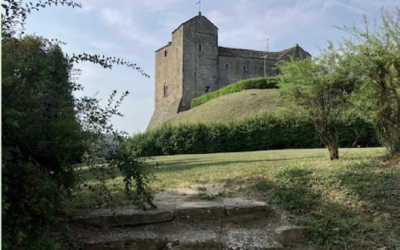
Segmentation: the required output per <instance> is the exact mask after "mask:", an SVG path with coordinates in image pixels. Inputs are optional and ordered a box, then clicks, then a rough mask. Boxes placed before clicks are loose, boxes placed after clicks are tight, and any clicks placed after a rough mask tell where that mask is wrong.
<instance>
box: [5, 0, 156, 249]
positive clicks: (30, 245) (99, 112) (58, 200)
mask: <svg viewBox="0 0 400 250" xmlns="http://www.w3.org/2000/svg"><path fill="white" fill-rule="evenodd" d="M52 4H55V5H57V4H60V5H68V6H72V7H80V4H76V3H74V2H72V1H66V0H59V1H58V0H47V1H43V2H40V1H39V3H37V4H32V3H27V4H25V7H24V6H23V5H22V1H15V0H5V1H4V3H3V4H2V8H3V12H2V174H3V175H2V187H3V189H2V208H3V210H2V223H3V234H2V247H3V249H10V248H13V249H55V248H57V245H56V244H53V243H52V241H51V240H50V239H49V238H48V236H47V235H46V233H44V228H45V226H47V225H50V224H52V223H54V222H57V221H58V219H59V214H58V212H59V211H60V210H61V209H62V202H63V201H64V200H65V199H66V198H67V197H68V196H69V194H70V191H71V188H73V187H74V186H75V185H76V184H77V182H76V180H77V178H76V175H75V170H74V165H75V164H76V163H79V162H81V161H82V158H83V154H84V152H85V151H86V150H88V149H89V148H91V147H93V144H100V145H101V146H104V145H106V143H105V140H104V139H103V138H104V136H103V135H104V133H109V134H113V136H114V137H115V139H116V140H119V141H120V140H122V138H123V134H121V133H119V132H117V131H116V130H115V129H114V128H113V126H112V124H110V117H112V116H113V115H121V114H120V113H119V112H118V107H119V105H120V104H121V102H122V101H123V99H124V98H125V97H126V95H127V94H128V92H125V93H123V94H122V96H121V97H120V98H119V99H117V98H116V93H117V92H116V91H114V92H113V93H112V94H111V96H110V99H109V102H108V105H107V106H106V107H102V106H100V105H99V100H97V99H96V98H90V97H83V98H80V99H76V98H74V96H73V91H76V90H81V89H83V87H82V86H80V85H79V84H76V83H73V82H71V81H70V80H69V78H70V73H71V72H70V71H71V69H72V66H73V63H75V62H78V61H90V62H92V63H95V64H99V65H101V66H102V67H104V68H112V65H113V64H120V65H125V66H128V67H130V68H132V69H134V70H137V71H139V72H140V73H142V74H143V75H145V76H147V75H146V74H144V73H143V71H142V70H141V69H140V68H139V67H137V66H136V64H133V63H130V62H127V61H124V60H122V59H119V58H115V57H105V56H101V55H89V54H86V53H82V54H77V55H75V54H74V55H73V56H72V57H68V56H67V55H65V54H64V53H63V52H62V50H61V48H60V46H59V45H60V44H61V43H60V42H57V41H56V42H54V41H49V40H47V39H45V38H41V37H35V36H24V35H23V24H24V22H25V19H26V15H27V13H30V11H32V10H39V9H40V8H44V7H46V6H51V5H52ZM18 28H20V29H19V31H18ZM110 167H114V168H119V170H120V171H121V172H122V175H123V178H124V182H125V184H126V185H125V187H126V188H125V191H126V194H127V197H128V198H129V199H130V200H132V201H133V202H134V204H136V205H137V206H140V207H142V208H145V207H146V205H150V206H154V204H153V202H152V196H151V193H150V192H149V190H148V188H147V181H148V179H147V177H148V166H146V164H145V163H144V162H143V160H142V159H140V158H138V157H136V155H134V154H132V152H130V149H129V148H121V150H117V152H116V155H115V157H114V158H113V159H112V161H111V163H110ZM59 248H60V247H58V249H59Z"/></svg>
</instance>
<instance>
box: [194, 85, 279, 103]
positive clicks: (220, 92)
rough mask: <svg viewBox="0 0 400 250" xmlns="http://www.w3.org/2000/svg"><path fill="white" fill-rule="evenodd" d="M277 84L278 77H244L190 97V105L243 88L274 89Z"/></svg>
mask: <svg viewBox="0 0 400 250" xmlns="http://www.w3.org/2000/svg"><path fill="white" fill-rule="evenodd" d="M277 84H278V77H260V78H252V79H246V80H242V81H239V82H236V83H234V84H231V85H229V86H226V87H224V88H221V89H219V90H217V91H214V92H210V93H208V94H205V95H202V96H199V97H196V98H193V99H192V103H191V107H192V108H194V107H197V106H199V105H201V104H204V103H206V102H208V101H209V100H212V99H215V98H218V97H221V96H224V95H228V94H231V93H235V92H239V91H242V90H245V89H276V88H278V87H277Z"/></svg>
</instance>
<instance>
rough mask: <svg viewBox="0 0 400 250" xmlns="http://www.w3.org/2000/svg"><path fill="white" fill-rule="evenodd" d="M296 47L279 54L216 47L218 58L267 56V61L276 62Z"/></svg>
mask: <svg viewBox="0 0 400 250" xmlns="http://www.w3.org/2000/svg"><path fill="white" fill-rule="evenodd" d="M295 49H296V47H292V48H289V49H285V50H282V51H279V52H270V51H258V50H248V49H233V48H226V47H218V55H220V56H232V57H245V58H260V59H262V58H264V57H265V56H267V59H269V60H275V61H278V60H279V59H281V58H282V57H283V56H285V55H286V54H287V53H289V52H290V51H293V50H295Z"/></svg>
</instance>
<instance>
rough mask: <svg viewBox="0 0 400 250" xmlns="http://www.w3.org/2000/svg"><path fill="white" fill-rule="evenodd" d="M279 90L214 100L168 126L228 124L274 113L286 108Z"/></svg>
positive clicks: (182, 114)
mask: <svg viewBox="0 0 400 250" xmlns="http://www.w3.org/2000/svg"><path fill="white" fill-rule="evenodd" d="M278 95H279V94H278V90H277V89H248V90H243V91H241V92H237V93H232V94H229V95H225V96H221V97H219V98H216V99H212V100H210V101H208V102H207V103H204V104H202V105H200V106H198V107H195V108H192V109H190V110H188V111H185V112H181V113H179V114H178V115H177V116H175V117H173V118H172V119H170V120H169V121H167V122H166V123H167V124H171V125H178V124H181V123H200V122H201V123H213V122H221V123H228V122H230V121H237V120H243V119H244V118H246V117H250V116H256V115H262V114H263V113H266V112H268V113H271V112H274V111H275V110H276V109H277V108H280V107H284V106H285V105H286V104H285V102H286V101H285V100H282V99H281V98H280V97H279V96H278Z"/></svg>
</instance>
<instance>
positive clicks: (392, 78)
mask: <svg viewBox="0 0 400 250" xmlns="http://www.w3.org/2000/svg"><path fill="white" fill-rule="evenodd" d="M364 21H365V27H364V28H363V29H360V28H358V27H356V26H352V27H346V26H345V27H343V28H342V29H343V30H344V31H346V32H347V33H349V34H350V35H351V39H344V41H343V42H342V44H341V50H342V52H343V54H345V55H347V56H349V57H350V58H351V59H352V60H351V62H352V69H353V74H354V75H355V76H357V77H359V78H360V79H362V81H360V82H359V83H358V84H357V91H356V92H355V94H354V96H353V103H354V104H355V105H356V106H357V108H358V109H359V110H360V113H361V114H363V115H364V116H365V117H368V118H369V119H371V120H373V121H374V122H375V123H377V124H379V125H380V127H381V134H382V139H383V140H382V143H383V145H385V146H386V148H387V149H388V152H389V154H390V155H391V156H399V155H400V95H399V91H398V89H399V87H400V78H399V75H400V51H399V48H400V9H399V8H398V7H397V8H396V9H395V10H394V11H393V12H389V11H387V10H385V9H382V10H381V20H380V22H379V23H378V22H374V23H373V25H371V24H370V23H369V22H368V19H367V17H366V16H364Z"/></svg>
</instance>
